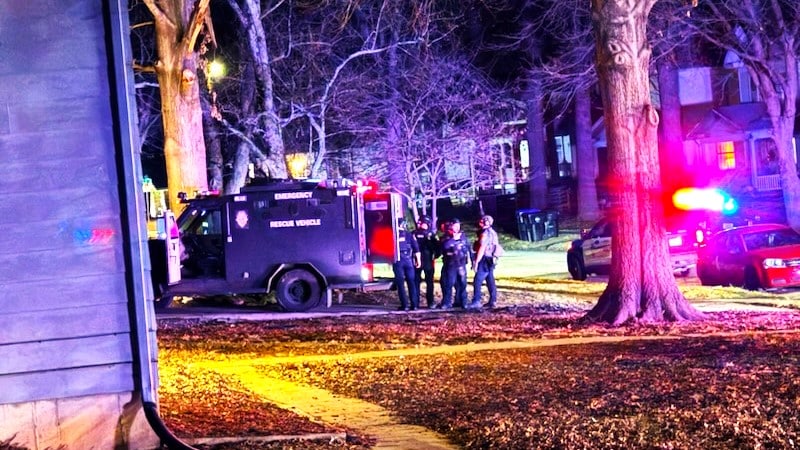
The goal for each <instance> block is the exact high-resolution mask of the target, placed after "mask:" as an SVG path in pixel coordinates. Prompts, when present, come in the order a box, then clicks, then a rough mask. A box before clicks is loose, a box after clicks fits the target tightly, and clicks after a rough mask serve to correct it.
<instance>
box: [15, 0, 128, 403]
mask: <svg viewBox="0 0 800 450" xmlns="http://www.w3.org/2000/svg"><path fill="white" fill-rule="evenodd" d="M103 8H104V6H103V0H2V1H0V164H2V171H1V172H0V174H1V175H0V229H2V233H0V405H2V404H10V403H22V402H31V401H37V400H47V399H58V398H69V397H80V396H91V395H99V394H114V393H123V392H130V391H133V390H134V386H133V373H132V372H133V365H132V356H131V354H132V350H131V348H132V345H131V339H130V318H129V312H128V293H127V288H126V281H125V271H126V266H125V257H124V254H123V250H122V249H123V248H124V245H125V244H124V242H123V233H122V229H123V228H122V221H121V206H120V205H121V203H120V200H119V199H120V195H119V188H118V186H119V185H120V183H119V182H120V180H119V179H118V174H117V163H116V155H115V154H116V152H117V149H116V144H115V134H114V133H115V132H114V125H113V122H112V117H113V116H114V114H115V112H114V111H113V110H112V101H111V98H112V95H113V93H112V88H111V85H110V83H109V73H110V71H109V57H108V54H109V49H108V47H107V46H108V38H107V36H106V33H107V31H106V23H105V21H104V10H103Z"/></svg>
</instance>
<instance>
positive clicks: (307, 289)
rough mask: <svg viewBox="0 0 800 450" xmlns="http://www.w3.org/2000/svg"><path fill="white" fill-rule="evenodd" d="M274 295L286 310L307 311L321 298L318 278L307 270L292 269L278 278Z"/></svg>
mask: <svg viewBox="0 0 800 450" xmlns="http://www.w3.org/2000/svg"><path fill="white" fill-rule="evenodd" d="M275 297H276V298H277V299H278V304H279V305H280V306H281V308H283V309H285V310H286V311H290V312H303V311H308V310H309V309H311V308H313V307H315V306H317V305H318V304H319V301H320V300H321V299H322V286H320V281H319V279H317V277H315V276H314V274H312V273H309V272H308V271H307V270H303V269H292V270H290V271H288V272H286V273H284V274H283V275H282V276H281V278H280V280H278V285H277V287H276V288H275Z"/></svg>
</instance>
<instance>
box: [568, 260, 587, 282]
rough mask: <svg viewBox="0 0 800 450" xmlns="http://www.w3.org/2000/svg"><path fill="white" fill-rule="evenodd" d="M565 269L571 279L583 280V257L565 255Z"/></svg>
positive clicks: (584, 270)
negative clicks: (567, 270)
mask: <svg viewBox="0 0 800 450" xmlns="http://www.w3.org/2000/svg"><path fill="white" fill-rule="evenodd" d="M567 269H569V274H570V275H572V279H573V280H578V281H583V280H585V279H586V267H584V265H583V258H581V257H580V256H578V255H567Z"/></svg>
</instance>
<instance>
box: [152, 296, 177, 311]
mask: <svg viewBox="0 0 800 450" xmlns="http://www.w3.org/2000/svg"><path fill="white" fill-rule="evenodd" d="M174 299H175V296H174V295H163V296H161V298H157V299H155V301H154V302H153V306H154V307H155V309H156V311H163V310H165V309H167V308H169V306H170V305H171V304H172V300H174Z"/></svg>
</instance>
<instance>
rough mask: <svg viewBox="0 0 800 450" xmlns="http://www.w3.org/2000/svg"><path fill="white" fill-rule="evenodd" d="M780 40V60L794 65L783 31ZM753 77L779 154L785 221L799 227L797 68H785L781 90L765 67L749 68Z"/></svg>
mask: <svg viewBox="0 0 800 450" xmlns="http://www.w3.org/2000/svg"><path fill="white" fill-rule="evenodd" d="M782 42H784V43H785V47H784V48H783V57H784V58H783V61H784V62H785V65H786V67H795V68H796V67H797V55H796V54H795V53H794V46H793V42H794V39H792V37H791V36H789V35H785V36H784V39H783V40H782ZM750 73H751V76H754V77H756V78H755V80H756V84H757V85H758V86H759V92H760V93H761V95H762V97H763V98H764V103H765V104H766V106H767V113H768V114H769V117H770V121H771V123H772V133H773V136H774V138H775V144H776V146H777V148H778V154H779V157H780V171H781V187H782V188H783V201H784V205H785V207H786V221H787V222H788V223H789V225H790V226H791V227H792V228H794V229H795V230H800V179H798V178H797V165H796V163H795V155H794V153H793V148H794V147H793V146H792V138H793V134H794V121H795V114H796V113H797V104H796V103H795V102H796V99H797V70H791V69H789V70H786V73H785V78H784V79H783V80H782V81H783V82H782V83H780V86H781V88H782V91H783V92H779V91H778V90H777V89H775V83H774V80H772V79H771V75H772V73H771V72H770V71H767V70H763V69H762V70H758V71H753V70H751V72H750Z"/></svg>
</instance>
